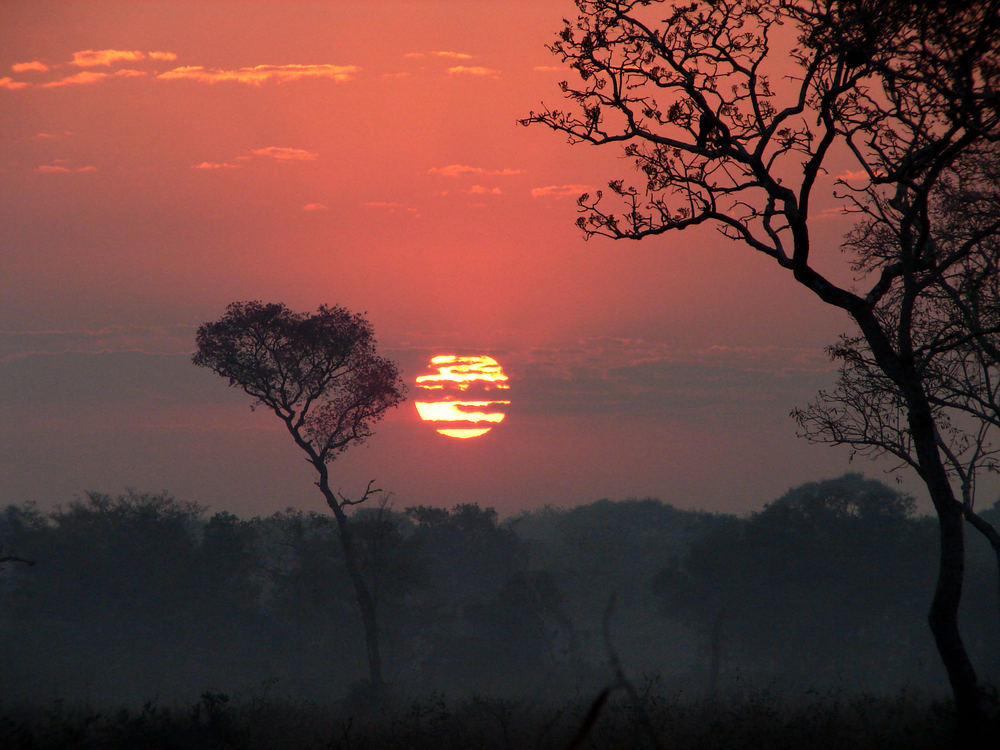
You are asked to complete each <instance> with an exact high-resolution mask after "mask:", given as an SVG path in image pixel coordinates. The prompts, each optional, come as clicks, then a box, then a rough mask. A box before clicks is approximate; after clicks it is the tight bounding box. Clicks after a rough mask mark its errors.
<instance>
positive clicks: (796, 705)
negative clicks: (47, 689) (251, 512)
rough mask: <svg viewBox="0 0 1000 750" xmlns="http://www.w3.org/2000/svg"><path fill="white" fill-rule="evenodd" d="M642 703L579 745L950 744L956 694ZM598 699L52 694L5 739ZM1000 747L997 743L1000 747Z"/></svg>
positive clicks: (346, 728) (275, 744)
mask: <svg viewBox="0 0 1000 750" xmlns="http://www.w3.org/2000/svg"><path fill="white" fill-rule="evenodd" d="M643 701H644V705H643V709H644V710H643V711H641V712H637V711H636V710H635V707H634V706H632V705H630V704H629V703H628V701H627V699H626V698H625V696H624V695H623V694H616V697H613V698H612V700H610V701H609V702H608V703H607V705H606V706H604V708H603V710H602V712H601V714H600V715H599V717H598V720H597V722H596V723H595V724H594V726H593V727H592V729H591V730H590V731H589V732H588V734H587V735H586V738H585V739H584V741H583V743H582V744H581V745H579V747H581V748H591V749H594V750H596V749H598V748H600V749H604V748H643V747H652V748H656V747H659V748H664V749H666V748H669V749H670V750H681V749H686V748H692V749H693V748H698V749H699V750H715V749H716V748H718V749H719V750H722V749H723V748H724V749H725V750H738V749H739V748H755V749H756V748H767V750H780V749H782V748H807V750H832V749H833V748H850V749H851V750H865V749H866V748H872V749H873V750H874V749H875V748H878V750H892V749H893V748H906V749H907V750H919V749H920V748H941V747H948V746H949V744H950V743H949V737H950V708H949V706H948V704H946V703H943V702H938V701H935V700H932V699H929V698H927V697H925V696H919V695H914V694H910V693H905V692H904V693H899V694H897V695H894V696H889V697H885V696H871V695H857V696H850V695H844V694H830V693H827V694H808V695H805V696H801V697H800V699H798V700H796V701H789V700H780V701H779V700H778V699H776V698H774V697H773V696H771V695H769V694H767V693H757V694H752V695H749V696H744V697H742V698H734V699H728V700H724V701H704V700H699V701H694V700H685V699H683V697H677V696H674V697H668V696H663V695H659V694H656V693H655V692H654V693H650V692H648V691H647V693H646V695H645V697H644V698H643ZM591 703H592V697H590V698H580V699H577V700H570V701H566V702H564V703H562V704H559V705H555V704H553V705H548V706H546V705H541V704H539V703H537V702H529V701H521V700H510V699H498V698H483V697H472V698H464V699H455V700H450V699H447V698H445V697H444V696H439V695H434V696H430V697H427V698H423V699H420V700H414V701H408V702H402V701H395V702H392V703H391V704H390V703H382V704H380V705H375V704H373V703H367V704H365V705H358V702H357V701H353V702H352V701H341V702H339V703H333V704H330V705H319V704H316V703H310V702H295V701H286V700H282V699H280V698H274V697H266V698H262V697H250V698H246V699H240V700H231V699H230V698H229V697H228V696H226V695H224V694H221V693H205V694H204V695H202V697H201V700H200V701H198V702H197V703H195V704H193V705H173V706H164V705H158V704H156V703H152V702H149V703H145V704H143V705H139V706H136V707H121V708H95V707H91V706H86V705H69V704H66V703H62V702H55V703H52V704H51V705H47V706H21V707H14V706H3V705H0V747H4V748H10V750H49V749H52V750H57V749H58V750H63V749H64V748H80V749H81V750H84V749H86V750H89V749H90V748H101V749H104V748H107V749H109V750H111V749H115V748H129V749H130V750H132V749H135V748H143V749H148V750H174V749H176V750H195V749H198V748H218V749H219V750H222V749H226V750H228V749H232V750H277V749H279V748H280V749H284V748H289V749H290V748H295V749H296V750H309V749H311V748H316V749H317V750H320V749H322V750H395V749H397V748H398V750H404V749H405V750H423V749H424V748H427V749H428V750H430V749H431V748H433V749H434V750H449V749H451V748H454V749H455V750H459V749H461V750H473V749H475V750H533V749H534V750H563V748H566V747H567V746H568V745H569V743H570V741H571V739H572V738H573V736H574V735H575V734H576V733H577V731H578V729H579V727H580V725H581V722H582V721H583V719H584V716H585V715H586V714H587V711H588V709H589V708H590V707H591ZM998 746H1000V745H998Z"/></svg>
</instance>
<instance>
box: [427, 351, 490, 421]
mask: <svg viewBox="0 0 1000 750" xmlns="http://www.w3.org/2000/svg"><path fill="white" fill-rule="evenodd" d="M428 370H429V372H428V373H427V374H424V375H420V376H418V377H417V378H416V380H415V385H416V387H417V388H418V389H420V390H421V391H424V392H425V394H426V395H425V398H433V399H435V400H433V401H431V400H427V401H415V402H414V405H415V406H416V409H417V414H418V415H419V416H420V418H421V419H422V420H424V421H425V422H430V423H432V424H433V425H434V427H435V429H436V430H437V432H438V433H439V434H441V435H444V436H446V437H452V438H460V439H468V438H474V437H480V436H481V435H485V434H486V433H487V432H489V431H490V429H491V428H492V427H493V426H494V425H497V424H500V423H501V422H502V421H503V420H504V417H506V414H505V413H504V408H503V407H506V406H509V405H510V401H508V400H506V399H495V398H490V396H492V393H490V392H491V391H496V390H502V391H507V390H510V385H509V382H508V381H509V378H508V377H507V375H506V374H505V373H504V371H503V368H502V367H501V366H500V363H499V362H497V361H496V360H495V359H493V357H489V356H486V355H476V356H460V355H456V354H440V355H437V356H435V357H432V358H431V360H430V363H429V368H428ZM477 397H478V398H477ZM483 425H485V426H483Z"/></svg>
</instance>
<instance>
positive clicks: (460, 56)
mask: <svg viewBox="0 0 1000 750" xmlns="http://www.w3.org/2000/svg"><path fill="white" fill-rule="evenodd" d="M430 54H432V55H434V57H447V58H448V59H449V60H471V59H472V55H467V54H465V53H464V52H449V51H448V50H440V49H432V50H431V52H430Z"/></svg>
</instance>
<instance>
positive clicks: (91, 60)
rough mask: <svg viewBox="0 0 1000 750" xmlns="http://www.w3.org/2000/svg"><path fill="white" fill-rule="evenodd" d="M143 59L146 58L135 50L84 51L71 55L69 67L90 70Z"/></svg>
mask: <svg viewBox="0 0 1000 750" xmlns="http://www.w3.org/2000/svg"><path fill="white" fill-rule="evenodd" d="M145 59H146V56H145V55H144V54H143V53H142V52H140V51H139V50H137V49H136V50H125V49H85V50H80V51H79V52H74V53H73V60H72V61H71V62H70V65H75V66H77V67H78V68H91V67H93V66H95V65H106V66H107V65H114V64H115V63H117V62H123V61H126V62H135V61H136V60H145Z"/></svg>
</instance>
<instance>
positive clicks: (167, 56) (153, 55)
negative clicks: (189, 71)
mask: <svg viewBox="0 0 1000 750" xmlns="http://www.w3.org/2000/svg"><path fill="white" fill-rule="evenodd" d="M149 59H150V60H176V59H177V54H176V53H174V52H164V51H162V50H153V51H152V52H150V53H149Z"/></svg>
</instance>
